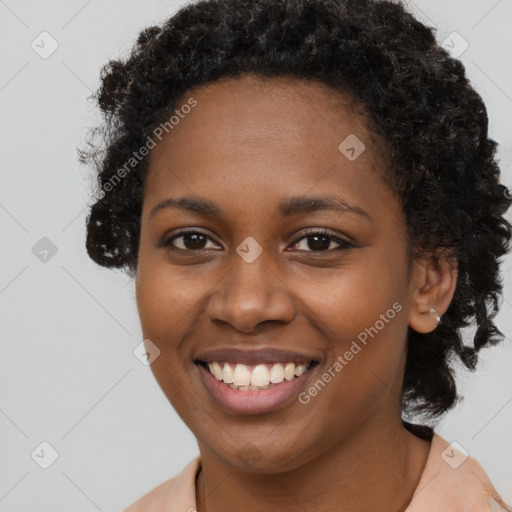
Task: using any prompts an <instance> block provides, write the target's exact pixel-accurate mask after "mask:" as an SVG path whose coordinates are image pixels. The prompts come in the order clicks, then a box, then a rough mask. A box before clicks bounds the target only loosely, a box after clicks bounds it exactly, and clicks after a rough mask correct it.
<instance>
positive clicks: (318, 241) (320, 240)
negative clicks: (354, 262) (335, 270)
mask: <svg viewBox="0 0 512 512" xmlns="http://www.w3.org/2000/svg"><path fill="white" fill-rule="evenodd" d="M305 235H306V236H303V237H302V238H299V239H298V240H297V241H296V242H295V243H294V244H293V245H292V247H296V246H300V244H301V243H302V245H303V247H304V246H306V247H307V248H309V249H310V250H307V249H304V248H303V249H299V250H301V251H305V252H313V253H319V252H334V251H342V250H346V249H350V248H353V247H355V246H354V245H353V244H352V243H351V242H349V241H348V240H345V239H343V238H340V237H339V236H336V235H334V234H332V233H330V232H329V231H327V230H325V229H318V230H310V231H307V232H306V234H305ZM303 241H305V242H303ZM332 242H335V243H337V244H338V245H339V247H338V248H335V249H334V251H332V250H329V247H330V245H331V243H332Z"/></svg>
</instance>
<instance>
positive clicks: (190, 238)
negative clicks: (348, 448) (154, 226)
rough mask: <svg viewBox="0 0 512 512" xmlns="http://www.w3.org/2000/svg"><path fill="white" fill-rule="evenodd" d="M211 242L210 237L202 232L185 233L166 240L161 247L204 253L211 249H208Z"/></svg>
mask: <svg viewBox="0 0 512 512" xmlns="http://www.w3.org/2000/svg"><path fill="white" fill-rule="evenodd" d="M209 240H211V239H210V237H209V236H208V235H206V234H205V233H203V232H201V231H184V232H182V233H180V234H178V235H174V236H173V237H171V238H168V239H166V240H164V241H163V242H162V244H161V246H162V247H170V248H172V249H177V250H181V251H202V250H205V249H209V247H206V245H207V243H208V241H209ZM215 247H218V246H215ZM210 248H211V247H210Z"/></svg>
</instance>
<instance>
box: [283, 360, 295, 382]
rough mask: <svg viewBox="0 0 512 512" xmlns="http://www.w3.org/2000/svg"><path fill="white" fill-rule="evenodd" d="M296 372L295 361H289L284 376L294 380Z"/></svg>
mask: <svg viewBox="0 0 512 512" xmlns="http://www.w3.org/2000/svg"><path fill="white" fill-rule="evenodd" d="M294 374H295V365H294V364H293V363H288V364H287V365H286V366H285V367H284V378H285V379H286V380H292V379H293V376H294Z"/></svg>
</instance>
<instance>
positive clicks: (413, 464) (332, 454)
mask: <svg viewBox="0 0 512 512" xmlns="http://www.w3.org/2000/svg"><path fill="white" fill-rule="evenodd" d="M200 448H201V460H202V470H201V472H200V473H199V476H198V479H197V488H196V500H197V509H198V512H220V511H222V512H230V511H235V510H236V511H238V510H240V509H246V510H247V509H250V510H251V511H260V510H261V511H268V510H273V509H277V508H279V510H280V512H292V511H296V510H297V509H298V508H299V509H300V508H302V509H304V510H322V511H324V512H330V511H333V512H334V511H338V510H340V504H342V507H343V509H344V510H350V511H353V512H370V511H372V512H373V511H375V510H379V511H381V512H387V511H389V512H400V511H403V510H405V509H406V508H407V506H408V504H409V503H410V501H411V499H412V496H413V494H414V491H415V489H416V487H417V485H418V482H419V480H420V477H421V474H422V472H423V469H424V467H425V464H426V460H427V457H428V454H429V450H430V441H426V440H423V439H420V438H419V437H416V436H415V435H413V434H411V433H410V432H409V431H407V430H406V429H405V428H404V427H403V425H402V424H401V423H400V425H399V426H397V425H392V426H391V425H390V427H389V428H384V429H383V428H382V426H381V425H380V426H379V429H378V430H377V429H375V428H368V427H366V428H363V429H360V430H359V431H357V432H355V433H353V434H352V435H351V436H350V438H349V439H344V440H343V442H341V443H339V445H337V446H334V447H329V449H328V450H326V451H325V452H324V453H322V454H321V455H319V456H318V457H316V458H315V459H313V460H311V461H310V462H308V463H306V464H304V465H302V466H300V467H298V468H296V469H293V470H291V471H288V472H285V473H278V474H261V473H248V472H247V471H240V470H238V469H233V466H228V465H226V464H225V463H224V462H223V461H222V460H220V459H219V458H218V457H216V456H215V455H213V454H212V453H211V452H209V451H208V450H206V449H204V448H203V447H201V446H200Z"/></svg>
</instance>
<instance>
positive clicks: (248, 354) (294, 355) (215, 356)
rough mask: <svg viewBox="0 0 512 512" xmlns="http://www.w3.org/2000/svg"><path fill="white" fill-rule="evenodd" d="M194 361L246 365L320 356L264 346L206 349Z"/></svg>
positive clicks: (295, 361) (307, 359)
mask: <svg viewBox="0 0 512 512" xmlns="http://www.w3.org/2000/svg"><path fill="white" fill-rule="evenodd" d="M194 361H201V362H203V363H211V362H213V361H218V362H220V361H225V362H233V363H241V364H246V365H255V364H260V363H261V364H269V363H298V364H301V363H310V362H311V361H314V362H318V361H319V358H318V356H314V355H311V354H304V353H300V352H296V351H291V350H282V349H278V348H274V347H263V348H258V349H248V348H234V347H230V348H220V349H215V350H205V351H204V352H199V353H198V354H196V356H195V358H194Z"/></svg>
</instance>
